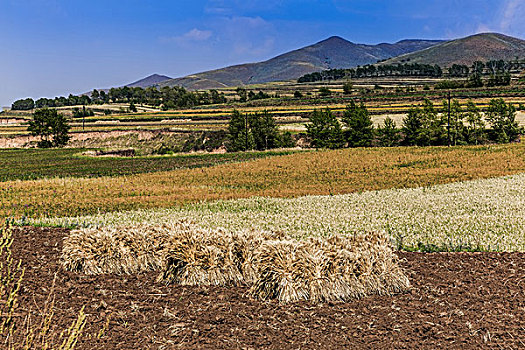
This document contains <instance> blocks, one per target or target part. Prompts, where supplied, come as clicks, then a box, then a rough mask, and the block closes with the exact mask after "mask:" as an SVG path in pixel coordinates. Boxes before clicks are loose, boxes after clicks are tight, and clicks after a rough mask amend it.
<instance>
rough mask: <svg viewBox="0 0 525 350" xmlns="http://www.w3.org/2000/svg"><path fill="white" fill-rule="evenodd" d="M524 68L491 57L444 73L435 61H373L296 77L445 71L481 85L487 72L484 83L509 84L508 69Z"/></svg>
mask: <svg viewBox="0 0 525 350" xmlns="http://www.w3.org/2000/svg"><path fill="white" fill-rule="evenodd" d="M524 68H525V61H519V60H515V61H504V60H491V61H487V62H481V61H476V62H474V63H473V64H472V65H471V66H468V65H461V64H453V65H452V66H451V67H449V68H448V69H447V71H446V74H444V72H443V70H442V69H441V68H440V67H439V66H438V65H429V64H421V63H404V64H394V65H388V64H373V65H366V66H363V67H357V68H352V69H329V70H324V71H321V72H314V73H310V74H305V75H303V76H302V77H300V78H299V79H298V80H297V81H298V82H299V83H308V82H316V81H325V80H338V79H345V78H346V79H355V78H370V77H387V76H405V77H418V76H425V77H436V78H439V77H442V76H444V75H446V76H448V77H451V78H469V79H468V81H467V83H465V84H464V85H462V86H461V87H463V86H467V87H481V86H483V83H482V81H481V77H482V76H488V79H487V83H486V84H487V86H499V85H508V84H509V83H510V73H511V72H512V71H519V70H521V69H524Z"/></svg>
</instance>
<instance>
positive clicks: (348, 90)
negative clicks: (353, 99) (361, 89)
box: [343, 81, 354, 95]
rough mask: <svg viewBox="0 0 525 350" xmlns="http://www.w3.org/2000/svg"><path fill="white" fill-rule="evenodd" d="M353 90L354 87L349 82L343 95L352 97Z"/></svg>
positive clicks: (345, 84)
mask: <svg viewBox="0 0 525 350" xmlns="http://www.w3.org/2000/svg"><path fill="white" fill-rule="evenodd" d="M353 88H354V86H353V85H352V83H351V82H350V81H347V82H346V83H344V84H343V93H344V94H345V95H350V94H351V93H352V90H353Z"/></svg>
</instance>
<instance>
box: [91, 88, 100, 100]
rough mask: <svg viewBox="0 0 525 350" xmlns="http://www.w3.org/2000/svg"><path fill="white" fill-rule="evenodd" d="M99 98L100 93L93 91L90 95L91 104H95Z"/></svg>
mask: <svg viewBox="0 0 525 350" xmlns="http://www.w3.org/2000/svg"><path fill="white" fill-rule="evenodd" d="M99 98H100V93H99V92H98V90H97V89H93V92H92V93H91V100H92V101H93V102H96V101H98V99H99Z"/></svg>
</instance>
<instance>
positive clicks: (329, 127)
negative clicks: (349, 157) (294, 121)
mask: <svg viewBox="0 0 525 350" xmlns="http://www.w3.org/2000/svg"><path fill="white" fill-rule="evenodd" d="M308 119H309V121H310V123H308V124H306V133H307V135H308V137H309V138H310V140H311V142H312V145H313V146H314V147H315V148H331V149H335V148H341V147H343V146H344V135H343V130H342V128H341V124H340V123H339V121H338V120H337V118H336V117H335V115H334V114H333V113H332V111H330V109H328V108H326V109H325V110H318V109H316V110H314V111H313V112H312V113H311V114H310V116H309V117H308Z"/></svg>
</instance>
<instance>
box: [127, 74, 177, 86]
mask: <svg viewBox="0 0 525 350" xmlns="http://www.w3.org/2000/svg"><path fill="white" fill-rule="evenodd" d="M170 79H172V78H170V77H168V76H165V75H159V74H152V75H150V76H149V77H146V78H144V79H140V80H138V81H136V82H134V83H131V84H128V85H126V86H127V87H140V88H147V87H148V86H152V85H157V84H159V83H162V82H163V81H166V80H170Z"/></svg>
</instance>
